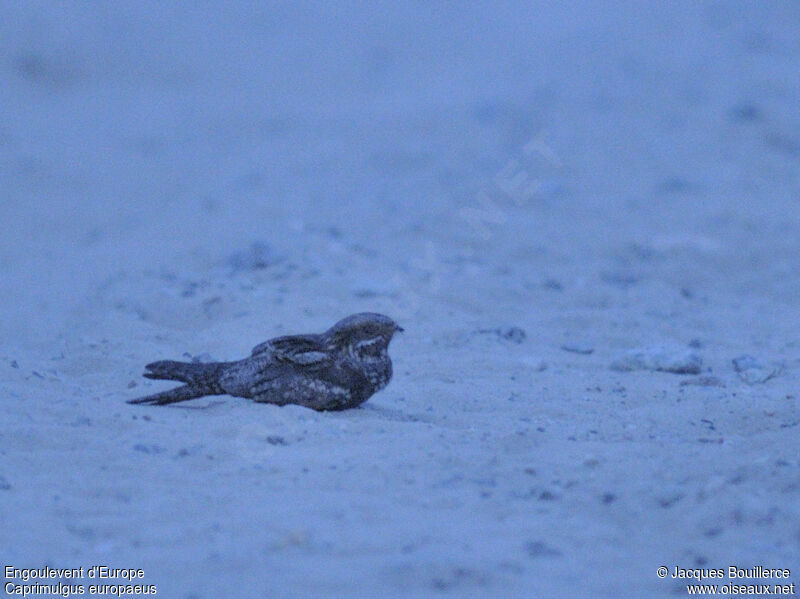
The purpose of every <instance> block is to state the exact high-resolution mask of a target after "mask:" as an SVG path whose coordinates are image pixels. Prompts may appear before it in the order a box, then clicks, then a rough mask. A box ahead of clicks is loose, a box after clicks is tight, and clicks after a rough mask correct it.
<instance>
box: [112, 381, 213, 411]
mask: <svg viewBox="0 0 800 599" xmlns="http://www.w3.org/2000/svg"><path fill="white" fill-rule="evenodd" d="M204 395H214V393H209V391H208V390H207V389H203V388H201V387H192V386H190V385H181V386H180V387H176V388H175V389H170V390H169V391H163V392H161V393H156V394H154V395H148V396H147V397H140V398H139V399H131V400H129V401H128V403H130V404H137V405H148V406H165V405H167V404H171V403H177V402H179V401H186V400H187V399H194V398H196V397H203V396H204Z"/></svg>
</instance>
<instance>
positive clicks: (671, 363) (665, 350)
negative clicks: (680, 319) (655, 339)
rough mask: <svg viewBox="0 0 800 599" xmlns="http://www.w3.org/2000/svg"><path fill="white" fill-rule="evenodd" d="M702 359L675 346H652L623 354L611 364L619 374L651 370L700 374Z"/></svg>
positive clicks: (687, 350) (690, 351) (688, 350)
mask: <svg viewBox="0 0 800 599" xmlns="http://www.w3.org/2000/svg"><path fill="white" fill-rule="evenodd" d="M702 365H703V359H702V358H701V357H700V356H699V355H697V354H696V353H694V352H693V351H692V350H691V349H687V348H684V347H681V346H675V345H654V346H650V347H643V348H638V349H633V350H630V351H628V352H625V353H624V354H623V355H621V356H620V357H619V358H617V359H616V360H614V361H613V362H612V363H611V369H612V370H616V371H619V372H630V371H632V370H651V371H655V372H671V373H674V374H700V370H701V368H702Z"/></svg>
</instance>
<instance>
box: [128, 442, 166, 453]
mask: <svg viewBox="0 0 800 599" xmlns="http://www.w3.org/2000/svg"><path fill="white" fill-rule="evenodd" d="M133 449H134V450H135V451H141V452H142V453H163V452H164V448H163V447H160V446H158V445H145V444H143V443H137V444H136V445H134V446H133Z"/></svg>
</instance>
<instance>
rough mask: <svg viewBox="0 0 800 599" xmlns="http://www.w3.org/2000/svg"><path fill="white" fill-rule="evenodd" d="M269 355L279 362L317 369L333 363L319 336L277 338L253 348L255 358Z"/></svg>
mask: <svg viewBox="0 0 800 599" xmlns="http://www.w3.org/2000/svg"><path fill="white" fill-rule="evenodd" d="M264 354H268V355H270V356H272V357H273V358H275V359H276V360H277V361H279V362H291V363H292V364H296V365H298V366H305V367H310V368H317V367H323V366H327V365H328V364H329V363H330V362H331V357H330V354H329V353H328V350H327V348H326V347H325V345H324V344H323V343H322V341H321V339H320V337H319V335H290V336H287V337H276V338H275V339H270V340H269V341H265V342H264V343H261V344H259V345H256V346H255V347H254V348H253V354H252V355H253V356H260V355H264Z"/></svg>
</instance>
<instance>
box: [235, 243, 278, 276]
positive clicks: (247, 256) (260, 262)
mask: <svg viewBox="0 0 800 599" xmlns="http://www.w3.org/2000/svg"><path fill="white" fill-rule="evenodd" d="M278 262H280V258H279V257H278V256H277V255H276V254H275V252H274V250H273V249H272V247H271V246H270V245H269V244H268V243H265V242H263V241H256V242H255V243H252V244H250V247H249V248H248V249H247V250H244V251H241V252H236V253H235V254H233V255H232V256H231V257H230V258H229V259H228V263H229V264H230V266H231V267H232V268H233V270H234V271H253V270H263V269H265V268H268V267H270V266H272V265H274V264H277V263H278Z"/></svg>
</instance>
